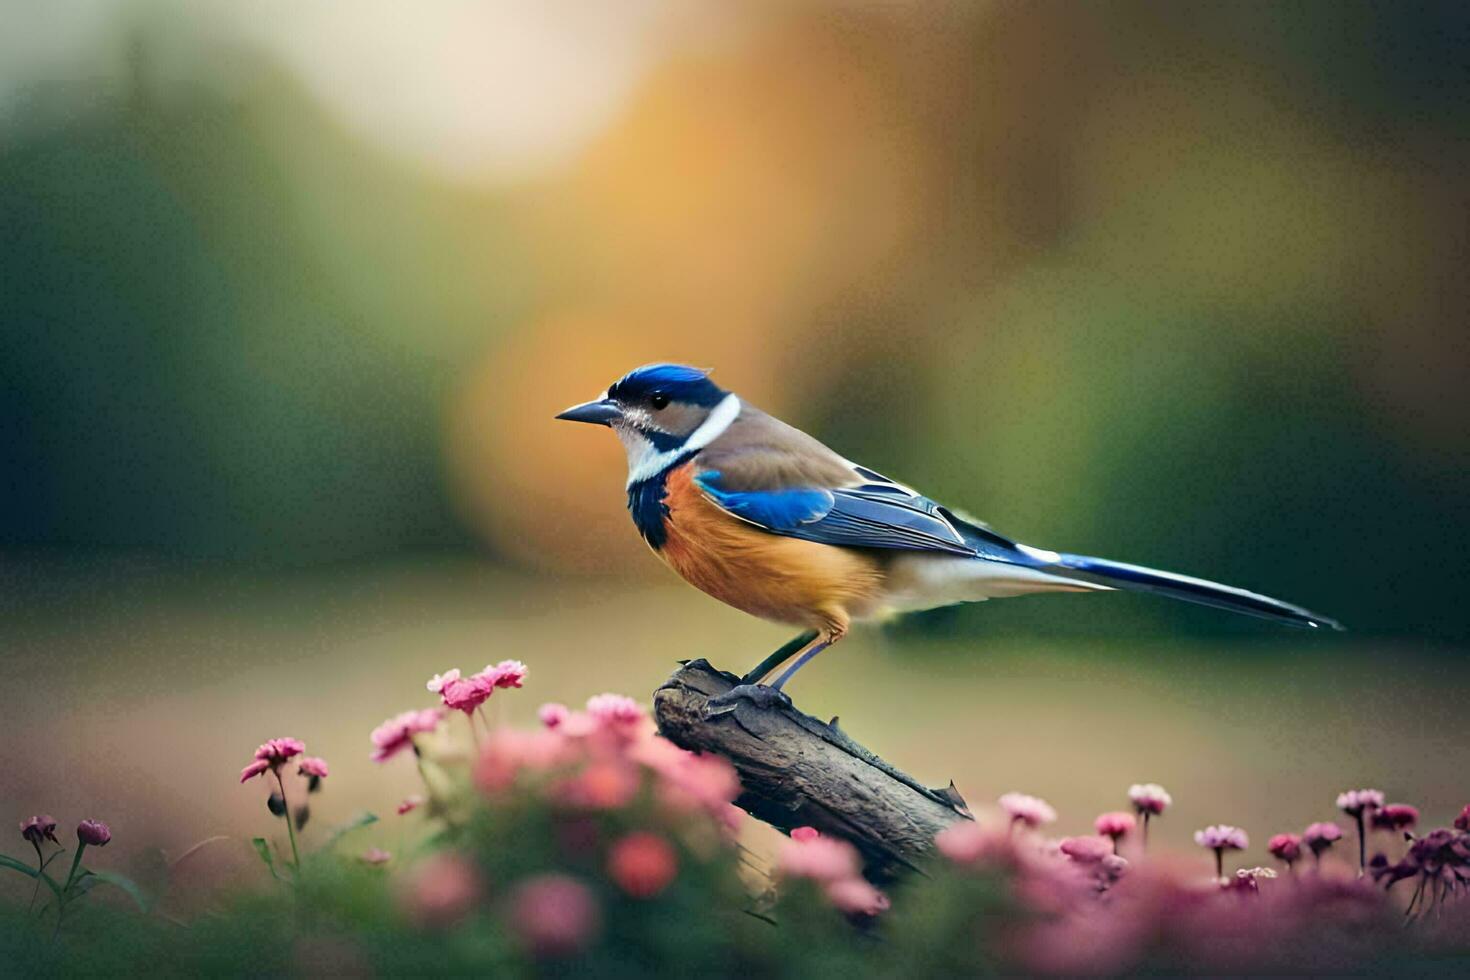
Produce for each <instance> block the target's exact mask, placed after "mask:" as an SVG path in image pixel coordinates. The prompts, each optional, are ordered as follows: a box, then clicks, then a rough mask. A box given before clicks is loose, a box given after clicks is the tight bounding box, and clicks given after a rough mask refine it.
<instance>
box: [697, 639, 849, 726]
mask: <svg viewBox="0 0 1470 980" xmlns="http://www.w3.org/2000/svg"><path fill="white" fill-rule="evenodd" d="M804 635H805V634H803V636H804ZM840 636H841V634H840V633H839V634H837V635H836V636H829V637H828V638H827V639H824V640H820V641H818V642H816V643H813V644H812V645H811V646H810V647H809V648H808V649H807V651H806V652H805V653H803V654H802V655H801V656H800V657H797V658H796V662H795V663H793V664H792V665H791V666H790V667H788V668H786V670H785V672H784V673H782V674H781V676H780V677H779V678H778V679H777V680H776V683H775V684H772V685H770V686H767V685H765V684H750V683H745V682H742V683H740V684H738V685H737V686H735V687H732V688H730V690H728V691H726V692H725V693H724V694H721V695H720V696H719V697H715V698H710V699H709V701H708V702H707V703H706V704H705V708H704V714H705V717H706V718H715V717H718V716H720V715H724V714H729V713H730V712H732V711H734V710H735V706H736V705H737V704H739V703H740V702H741V701H749V702H750V703H751V704H753V705H755V706H756V707H757V708H769V707H771V706H772V705H777V704H780V705H785V706H786V707H790V706H791V698H790V697H788V696H787V695H786V693H785V692H784V691H782V690H781V687H782V685H784V684H785V683H786V682H787V681H789V680H791V675H792V674H795V673H796V672H797V671H798V670H800V669H801V668H802V666H803V665H805V664H806V662H807V661H808V660H810V659H812V658H813V657H815V656H816V655H817V654H819V653H821V652H822V651H823V650H825V649H827V648H828V647H829V646H831V645H832V644H833V643H835V642H837V640H838V639H839V638H840ZM798 639H800V637H799V638H798ZM787 646H790V644H787ZM783 649H784V648H783ZM780 652H781V651H779V650H778V651H777V653H780ZM772 656H773V657H774V656H775V654H772ZM767 659H770V658H767ZM762 666H764V665H762ZM746 676H747V677H749V676H750V675H749V674H747V675H746Z"/></svg>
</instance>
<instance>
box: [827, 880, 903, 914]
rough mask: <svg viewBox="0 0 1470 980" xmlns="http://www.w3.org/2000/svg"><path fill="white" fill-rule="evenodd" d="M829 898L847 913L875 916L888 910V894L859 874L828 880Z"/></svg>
mask: <svg viewBox="0 0 1470 980" xmlns="http://www.w3.org/2000/svg"><path fill="white" fill-rule="evenodd" d="M823 890H824V891H825V892H826V893H827V900H828V901H830V902H831V903H832V904H833V905H834V906H836V907H837V910H838V911H839V912H842V913H844V914H846V915H862V916H874V915H877V914H878V913H880V912H886V911H888V906H889V902H888V896H887V895H885V894H883V893H882V892H880V891H879V890H878V889H876V888H874V887H873V886H872V885H870V884H868V883H867V882H866V881H864V880H863V879H862V878H859V877H858V876H857V875H853V876H851V877H849V878H838V879H837V880H836V881H829V882H827V884H826V886H825V888H824V889H823Z"/></svg>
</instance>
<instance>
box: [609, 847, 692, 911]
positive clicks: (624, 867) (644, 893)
mask: <svg viewBox="0 0 1470 980" xmlns="http://www.w3.org/2000/svg"><path fill="white" fill-rule="evenodd" d="M607 873H608V875H609V876H610V877H611V878H612V880H613V881H615V882H616V883H617V885H618V887H619V888H621V889H622V890H623V891H624V892H626V893H627V894H628V895H630V896H632V897H633V898H652V897H654V896H655V895H657V894H658V893H659V892H661V891H663V890H664V889H665V888H667V887H669V884H670V883H671V882H672V881H673V880H674V877H675V876H676V875H677V874H678V873H679V859H678V856H677V855H676V854H675V853H674V849H673V847H672V846H670V844H669V842H668V841H666V840H664V839H663V838H662V837H660V836H659V835H658V834H650V833H635V834H629V835H628V836H627V837H624V838H623V839H622V840H620V841H618V842H617V843H616V844H614V845H613V846H612V850H611V851H609V852H608V856H607Z"/></svg>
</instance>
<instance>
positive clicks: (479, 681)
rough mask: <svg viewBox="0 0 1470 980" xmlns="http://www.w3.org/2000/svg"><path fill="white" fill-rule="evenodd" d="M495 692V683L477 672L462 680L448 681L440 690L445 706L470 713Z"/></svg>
mask: <svg viewBox="0 0 1470 980" xmlns="http://www.w3.org/2000/svg"><path fill="white" fill-rule="evenodd" d="M494 693H495V685H494V684H492V683H491V682H489V681H487V680H486V679H485V678H483V677H481V676H480V675H478V674H476V675H475V676H474V677H466V678H462V679H460V680H453V681H448V682H446V683H445V685H444V686H443V687H442V688H441V689H440V690H439V697H440V698H441V699H442V700H443V701H444V707H446V708H449V709H451V710H454V711H463V712H464V713H465V714H470V713H471V712H473V711H474V710H475V709H476V708H478V707H479V706H480V705H482V704H484V703H485V702H486V700H488V699H489V697H490V695H492V694H494Z"/></svg>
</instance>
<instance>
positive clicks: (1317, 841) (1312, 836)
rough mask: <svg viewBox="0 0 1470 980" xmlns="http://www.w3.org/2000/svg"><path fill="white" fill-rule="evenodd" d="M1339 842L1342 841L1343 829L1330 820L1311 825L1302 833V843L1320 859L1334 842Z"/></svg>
mask: <svg viewBox="0 0 1470 980" xmlns="http://www.w3.org/2000/svg"><path fill="white" fill-rule="evenodd" d="M1339 840H1342V828H1341V827H1339V826H1338V825H1337V824H1335V823H1332V822H1331V821H1328V820H1324V821H1322V822H1321V823H1314V824H1311V825H1310V826H1308V827H1307V829H1306V830H1304V831H1302V842H1303V843H1305V844H1306V845H1307V846H1308V847H1310V848H1311V849H1312V853H1313V854H1314V855H1317V856H1318V857H1320V856H1321V855H1322V852H1323V851H1325V850H1327V849H1328V848H1329V847H1331V846H1332V843H1333V841H1339Z"/></svg>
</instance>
